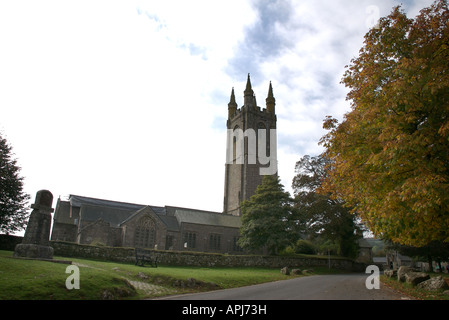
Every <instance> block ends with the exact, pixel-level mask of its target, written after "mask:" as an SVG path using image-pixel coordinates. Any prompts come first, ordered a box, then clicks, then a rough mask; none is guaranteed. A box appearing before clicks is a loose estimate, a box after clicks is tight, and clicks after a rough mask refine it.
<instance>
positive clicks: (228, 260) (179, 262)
mask: <svg viewBox="0 0 449 320" xmlns="http://www.w3.org/2000/svg"><path fill="white" fill-rule="evenodd" d="M8 237H10V236H8ZM17 238H19V237H15V238H13V239H10V241H7V239H3V241H2V242H3V243H4V244H6V243H7V244H8V245H7V246H0V249H1V250H14V247H13V244H16V243H17V242H18V239H17ZM19 243H21V241H20V242H19ZM50 246H51V247H53V249H54V255H55V256H62V257H67V258H84V259H94V260H108V261H115V262H128V263H135V254H134V248H121V247H106V246H92V245H84V244H77V243H73V242H65V241H50ZM152 251H153V252H154V254H155V255H157V257H158V263H159V264H161V265H171V266H193V267H267V268H283V267H290V268H302V269H306V268H313V267H328V266H329V260H328V258H327V257H325V256H323V257H289V256H264V255H227V254H219V253H202V252H188V251H184V252H183V251H165V250H152ZM330 265H331V268H335V269H341V270H346V271H355V272H364V271H365V268H366V265H365V264H363V263H357V262H354V261H353V260H351V259H347V258H331V259H330Z"/></svg>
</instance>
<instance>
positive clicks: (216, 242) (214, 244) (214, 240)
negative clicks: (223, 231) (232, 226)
mask: <svg viewBox="0 0 449 320" xmlns="http://www.w3.org/2000/svg"><path fill="white" fill-rule="evenodd" d="M220 240H221V236H220V235H219V234H214V233H212V234H211V235H210V236H209V249H212V250H220V247H221V246H220Z"/></svg>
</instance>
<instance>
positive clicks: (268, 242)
mask: <svg viewBox="0 0 449 320" xmlns="http://www.w3.org/2000/svg"><path fill="white" fill-rule="evenodd" d="M241 209H242V226H241V228H240V234H241V237H240V239H239V245H240V246H241V247H242V248H244V249H248V250H258V249H262V248H264V247H266V248H267V249H268V250H269V252H270V253H271V254H275V253H277V252H279V250H282V249H285V248H286V247H287V246H288V245H290V244H292V243H294V242H295V241H296V240H297V239H298V228H299V223H298V219H297V216H296V215H295V213H294V210H293V206H292V199H291V197H290V194H289V193H288V192H286V191H284V187H283V186H282V184H281V183H280V180H279V177H277V176H271V175H266V176H264V177H263V179H262V183H261V184H260V185H259V186H258V187H257V189H256V192H255V193H254V195H253V196H251V198H250V199H249V200H245V201H243V202H242V204H241Z"/></svg>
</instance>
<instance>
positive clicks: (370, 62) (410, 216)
mask: <svg viewBox="0 0 449 320" xmlns="http://www.w3.org/2000/svg"><path fill="white" fill-rule="evenodd" d="M448 21H449V11H448V5H447V1H446V0H440V1H438V2H435V3H434V4H432V5H431V6H430V7H428V8H424V9H422V10H421V11H420V14H419V15H418V16H417V17H416V18H415V19H409V18H407V16H406V14H405V13H404V12H403V11H402V10H401V8H400V7H396V8H394V9H393V11H392V12H391V14H390V15H389V16H387V17H384V18H381V19H380V21H379V24H378V26H377V27H375V28H373V29H371V30H370V31H369V32H368V33H367V34H366V35H365V41H364V46H363V47H362V49H361V50H360V54H359V56H358V57H357V58H354V59H353V60H352V61H351V64H350V65H349V66H347V68H346V72H345V74H344V76H343V79H342V83H344V84H345V85H346V86H347V87H348V88H349V89H350V91H349V93H348V95H347V99H348V100H350V101H351V111H350V112H348V113H347V114H346V115H345V117H344V119H343V121H342V122H341V123H340V124H338V122H337V120H336V119H334V118H332V117H327V119H325V121H324V128H326V129H328V130H329V132H328V133H327V134H326V135H325V136H324V137H323V138H322V139H321V142H320V143H321V144H322V145H323V146H324V147H325V148H326V150H325V152H324V156H325V157H327V158H329V159H331V160H332V163H331V165H330V167H329V169H330V170H329V175H328V177H327V178H326V180H325V183H324V184H323V187H322V189H321V191H323V192H332V194H333V196H334V197H337V198H341V199H344V201H345V202H346V203H347V204H348V205H350V206H351V207H353V208H354V210H357V213H358V214H359V215H360V216H361V217H362V218H363V220H364V222H365V223H366V224H367V226H368V227H369V229H370V230H371V231H372V232H374V234H376V235H378V236H382V237H384V238H387V239H391V240H393V241H395V242H399V243H401V244H406V245H413V246H424V245H427V244H428V243H431V242H432V241H444V242H448V241H449V23H448Z"/></svg>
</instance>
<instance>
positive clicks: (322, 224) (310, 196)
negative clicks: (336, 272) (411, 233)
mask: <svg viewBox="0 0 449 320" xmlns="http://www.w3.org/2000/svg"><path fill="white" fill-rule="evenodd" d="M326 164H329V161H328V160H327V159H326V158H324V157H321V156H318V157H310V156H308V155H306V156H304V157H302V158H301V159H300V160H299V161H298V162H297V163H296V167H295V172H296V175H295V177H294V178H293V182H292V187H293V191H294V195H295V207H296V208H297V210H298V211H299V212H301V215H302V217H303V220H304V223H305V226H306V233H307V236H308V237H310V238H311V239H315V240H318V239H319V240H320V241H322V242H323V241H324V242H325V241H326V240H330V241H331V242H333V243H335V244H336V246H337V247H338V250H337V253H338V254H340V255H343V256H347V257H355V256H356V255H357V252H358V242H357V240H358V239H359V238H360V236H359V235H358V234H359V232H358V231H359V230H360V228H359V226H358V225H357V223H356V220H357V217H356V215H355V214H352V213H351V209H350V208H347V207H345V206H344V203H343V201H342V200H340V199H332V198H331V196H330V194H318V193H317V192H316V191H317V189H318V188H319V187H320V186H321V182H322V181H323V179H324V178H325V177H326V174H327V173H326V171H327V169H326Z"/></svg>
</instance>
